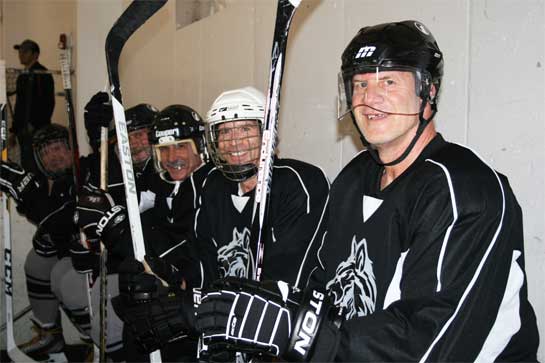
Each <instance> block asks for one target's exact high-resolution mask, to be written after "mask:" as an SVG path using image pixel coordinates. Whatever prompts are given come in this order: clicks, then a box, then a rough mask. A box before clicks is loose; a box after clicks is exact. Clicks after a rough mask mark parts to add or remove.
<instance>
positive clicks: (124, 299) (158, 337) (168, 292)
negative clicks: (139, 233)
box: [112, 259, 196, 353]
mask: <svg viewBox="0 0 545 363" xmlns="http://www.w3.org/2000/svg"><path fill="white" fill-rule="evenodd" d="M119 292H120V295H119V296H117V297H115V298H114V299H112V304H113V306H114V309H115V311H116V313H117V314H118V315H119V316H120V318H121V319H122V320H123V321H124V323H125V326H126V327H127V328H128V329H130V330H131V333H132V335H133V336H134V338H135V340H136V341H137V343H138V344H139V345H140V346H141V347H142V348H143V351H144V352H145V353H150V352H152V351H154V350H157V349H160V348H161V347H163V346H165V345H166V344H168V343H170V342H172V341H175V340H178V339H182V338H184V337H187V336H188V335H190V334H192V335H196V332H195V328H194V326H195V306H194V302H193V300H194V299H193V292H189V291H182V290H180V289H179V288H177V287H176V286H174V285H173V286H165V285H164V283H163V281H161V280H160V279H158V278H157V277H156V276H155V275H152V274H149V273H147V272H145V271H144V267H143V265H142V264H141V263H140V262H138V261H136V260H134V259H127V260H125V261H123V263H122V264H121V265H120V267H119Z"/></svg>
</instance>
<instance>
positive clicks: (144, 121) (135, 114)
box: [108, 103, 159, 139]
mask: <svg viewBox="0 0 545 363" xmlns="http://www.w3.org/2000/svg"><path fill="white" fill-rule="evenodd" d="M158 113H159V110H158V109H157V108H156V107H154V106H152V105H150V104H149V103H139V104H138V105H136V106H132V107H131V108H128V109H126V110H125V122H126V123H127V132H133V131H136V130H140V129H143V128H148V129H149V128H151V125H152V123H153V120H154V119H155V116H156V115H157V114H158ZM108 134H109V135H108V136H109V137H110V138H113V139H115V137H116V134H115V119H112V121H111V122H110V127H109V130H108Z"/></svg>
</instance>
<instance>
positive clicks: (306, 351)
mask: <svg viewBox="0 0 545 363" xmlns="http://www.w3.org/2000/svg"><path fill="white" fill-rule="evenodd" d="M335 311H336V309H335V308H334V307H333V306H332V305H331V304H330V303H329V301H328V299H327V297H326V296H325V293H323V292H320V291H318V290H309V291H306V293H305V294H302V293H300V292H298V291H295V290H294V289H293V288H291V287H290V286H289V285H288V284H286V283H285V282H283V281H277V282H272V281H270V282H263V283H259V282H255V281H251V280H246V279H239V278H234V277H228V278H226V279H224V280H221V281H219V282H217V283H215V284H214V290H212V291H208V292H207V293H206V294H205V295H204V296H203V297H202V300H201V305H200V306H199V308H198V311H197V329H198V330H200V331H201V332H202V333H203V342H204V344H206V345H208V354H210V355H214V354H215V352H220V351H238V352H243V353H250V354H264V355H267V356H274V357H282V358H284V359H286V360H288V361H307V360H308V359H309V357H310V354H311V350H312V349H313V343H314V341H315V338H316V337H317V335H318V332H319V329H320V326H321V324H322V322H323V321H324V320H327V319H329V318H330V317H329V316H330V314H334V312H335ZM332 316H334V315H332Z"/></svg>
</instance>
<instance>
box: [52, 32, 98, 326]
mask: <svg viewBox="0 0 545 363" xmlns="http://www.w3.org/2000/svg"><path fill="white" fill-rule="evenodd" d="M58 46H59V63H60V66H61V76H62V84H63V88H64V99H65V103H66V113H67V115H68V128H69V130H70V133H69V135H70V148H71V149H72V160H73V167H72V177H73V180H74V188H75V193H74V195H75V196H76V203H77V195H78V194H77V193H78V192H79V188H80V187H81V170H80V163H79V162H80V160H79V144H78V135H77V130H76V118H75V115H74V104H73V101H72V79H71V74H72V73H73V72H71V70H70V65H71V64H72V54H71V53H70V48H69V46H68V44H67V37H66V34H61V35H60V37H59V43H58ZM80 243H81V245H82V246H86V245H87V238H86V237H85V234H84V233H83V232H82V231H80ZM87 247H90V246H87ZM86 277H87V306H88V308H89V316H90V317H91V318H92V317H93V307H92V304H91V286H92V279H93V277H92V273H88V274H87V276H86Z"/></svg>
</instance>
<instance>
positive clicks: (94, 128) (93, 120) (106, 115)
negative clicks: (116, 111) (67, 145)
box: [83, 92, 113, 140]
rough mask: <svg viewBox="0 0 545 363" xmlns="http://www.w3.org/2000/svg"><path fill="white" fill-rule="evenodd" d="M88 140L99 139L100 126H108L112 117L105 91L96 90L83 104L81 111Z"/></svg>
mask: <svg viewBox="0 0 545 363" xmlns="http://www.w3.org/2000/svg"><path fill="white" fill-rule="evenodd" d="M83 119H84V122H85V128H86V129H87V135H88V136H89V140H100V128H101V127H108V126H109V125H110V121H111V120H112V119H113V109H112V105H111V103H110V98H109V96H108V94H107V93H106V92H97V93H96V94H95V95H93V97H91V99H90V100H89V102H87V104H86V105H85V112H84V113H83Z"/></svg>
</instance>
